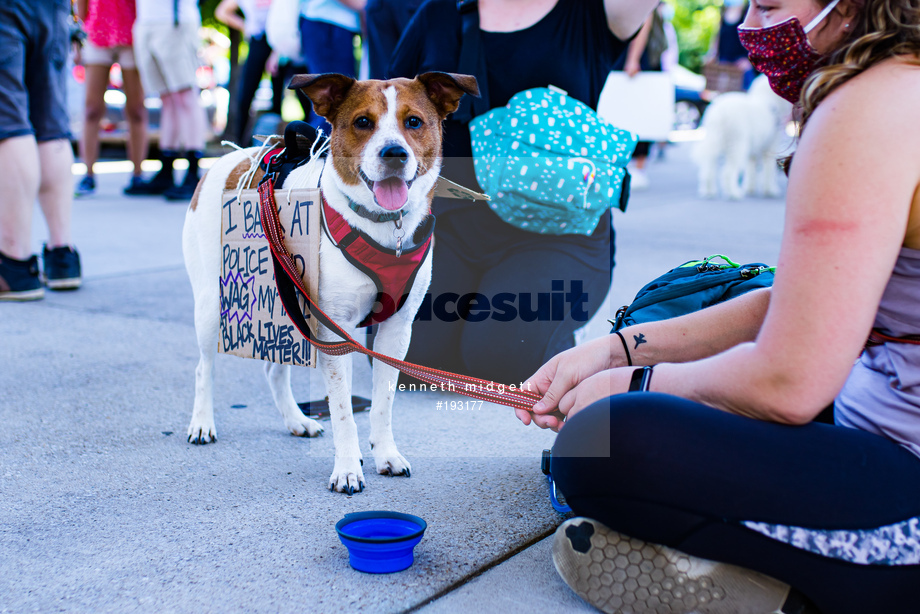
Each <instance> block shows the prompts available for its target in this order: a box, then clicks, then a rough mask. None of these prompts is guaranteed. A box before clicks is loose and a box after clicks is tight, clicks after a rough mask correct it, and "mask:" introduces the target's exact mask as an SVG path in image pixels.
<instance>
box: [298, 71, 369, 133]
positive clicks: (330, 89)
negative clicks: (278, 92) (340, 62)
mask: <svg viewBox="0 0 920 614" xmlns="http://www.w3.org/2000/svg"><path fill="white" fill-rule="evenodd" d="M355 83H356V81H355V80H354V79H352V78H351V77H346V76H345V75H340V74H338V73H325V74H322V75H294V78H293V79H291V84H290V85H288V89H292V90H300V91H301V92H303V93H304V95H306V97H307V98H309V99H310V100H311V101H312V102H313V109H314V110H315V111H316V114H317V115H321V116H323V117H325V118H326V119H327V120H328V121H329V123H332V119H333V117H335V112H336V110H337V109H338V108H339V105H340V104H342V101H343V100H345V97H346V96H347V95H348V90H350V89H351V86H353V85H354V84H355Z"/></svg>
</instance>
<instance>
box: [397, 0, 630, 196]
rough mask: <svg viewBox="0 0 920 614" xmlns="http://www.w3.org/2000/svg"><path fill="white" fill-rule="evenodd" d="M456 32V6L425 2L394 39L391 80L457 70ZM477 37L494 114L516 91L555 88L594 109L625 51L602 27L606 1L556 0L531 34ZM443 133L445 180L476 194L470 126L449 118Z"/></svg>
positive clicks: (451, 0)
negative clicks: (479, 38)
mask: <svg viewBox="0 0 920 614" xmlns="http://www.w3.org/2000/svg"><path fill="white" fill-rule="evenodd" d="M461 26H462V22H461V18H460V14H459V13H458V11H457V2H456V0H429V1H428V2H426V3H425V4H423V5H422V7H421V8H420V9H419V10H418V12H417V13H416V14H415V17H413V19H412V21H411V22H410V23H409V26H408V28H407V30H406V32H405V33H404V34H403V36H402V38H401V39H400V41H399V45H398V46H397V48H396V51H395V52H394V54H393V60H392V62H391V63H390V67H389V71H388V76H389V77H391V78H392V77H407V78H413V77H415V76H416V75H418V74H421V73H424V72H428V71H443V72H453V73H456V72H458V65H459V58H460V45H461ZM481 37H482V50H483V53H484V55H485V58H486V66H487V78H488V87H489V105H490V107H491V108H495V107H501V106H504V105H506V104H507V103H508V101H509V100H510V99H511V97H512V96H513V95H514V94H516V93H518V92H520V91H523V90H527V89H531V88H535V87H546V86H548V85H555V86H556V87H559V88H562V89H563V90H565V91H567V92H568V93H569V95H570V96H572V97H574V98H576V99H577V100H580V101H582V102H584V103H585V104H587V105H588V106H590V107H591V108H592V109H596V108H597V103H598V100H599V99H600V95H601V90H602V89H603V87H604V83H605V82H606V80H607V75H608V74H609V73H610V71H611V69H612V68H613V65H614V63H615V62H616V60H617V59H618V58H619V56H620V55H621V54H622V53H623V52H624V51H625V50H626V43H624V42H623V41H621V40H620V39H618V38H617V37H616V36H614V34H613V33H612V32H611V31H610V28H609V27H608V26H607V15H606V13H605V12H604V2H603V0H558V2H557V3H556V5H555V6H554V7H553V8H552V10H551V11H550V12H549V13H547V15H546V16H545V17H543V19H541V20H540V21H538V22H537V23H535V24H534V25H532V26H530V27H529V28H525V29H523V30H516V31H514V32H485V31H483V32H482V33H481ZM444 129H445V132H444V158H445V160H444V168H443V172H442V174H443V175H444V176H445V177H447V178H448V179H451V180H453V181H456V182H457V183H460V184H462V185H465V186H468V187H471V188H473V189H479V185H478V183H477V182H476V178H475V173H474V171H473V162H472V147H471V146H470V135H469V130H468V128H467V126H466V125H464V124H461V123H459V122H457V121H454V120H451V119H450V118H448V119H447V121H445V125H444ZM457 202H459V201H457Z"/></svg>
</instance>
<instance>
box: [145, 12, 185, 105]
mask: <svg viewBox="0 0 920 614" xmlns="http://www.w3.org/2000/svg"><path fill="white" fill-rule="evenodd" d="M199 42H200V40H199V38H198V26H197V25H194V24H181V23H180V24H179V25H178V27H176V26H173V24H171V23H152V24H140V23H135V24H134V58H135V60H136V62H137V69H138V72H140V75H141V83H142V84H143V85H144V91H145V92H150V93H153V92H157V93H160V94H163V93H168V92H179V91H182V90H184V89H188V88H190V87H193V86H195V85H197V81H196V80H195V71H197V70H198V67H199V66H200V65H201V63H200V62H199V60H198V45H199Z"/></svg>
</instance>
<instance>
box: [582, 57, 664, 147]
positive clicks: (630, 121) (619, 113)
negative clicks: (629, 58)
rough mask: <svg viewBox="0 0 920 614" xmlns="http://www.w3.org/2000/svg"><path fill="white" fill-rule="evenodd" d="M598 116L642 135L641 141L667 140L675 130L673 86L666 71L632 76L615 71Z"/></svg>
mask: <svg viewBox="0 0 920 614" xmlns="http://www.w3.org/2000/svg"><path fill="white" fill-rule="evenodd" d="M597 113H598V115H600V116H601V117H603V118H604V119H606V120H607V121H608V122H610V123H611V124H613V125H614V126H616V127H617V128H622V129H624V130H629V131H630V132H634V133H636V134H638V135H639V139H640V140H642V141H667V140H668V137H669V135H670V134H671V130H672V129H673V128H674V83H673V81H672V80H671V76H670V75H669V74H668V73H664V72H641V73H639V74H638V75H636V76H635V77H630V76H629V75H627V74H626V73H625V72H620V71H613V72H611V73H610V75H609V76H608V77H607V83H606V84H605V85H604V89H603V91H601V99H600V102H599V103H598V105H597Z"/></svg>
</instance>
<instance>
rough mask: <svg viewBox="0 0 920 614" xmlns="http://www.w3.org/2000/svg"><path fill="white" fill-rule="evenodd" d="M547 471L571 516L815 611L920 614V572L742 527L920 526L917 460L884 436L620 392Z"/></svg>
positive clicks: (561, 447) (571, 426)
mask: <svg viewBox="0 0 920 614" xmlns="http://www.w3.org/2000/svg"><path fill="white" fill-rule="evenodd" d="M552 473H553V477H554V478H555V480H556V483H557V485H558V487H559V489H560V490H561V491H562V493H563V494H564V495H565V497H566V500H567V501H568V503H569V505H571V507H572V510H573V511H574V512H575V513H576V514H577V515H579V516H587V517H589V518H594V519H596V520H598V521H600V522H602V523H604V524H606V525H607V526H609V527H610V528H612V529H614V530H616V531H620V532H622V533H624V534H626V535H629V536H632V537H636V538H639V539H642V540H645V541H648V542H653V543H657V544H664V545H667V546H670V547H672V548H676V549H678V550H681V551H683V552H686V553H687V554H690V555H693V556H698V557H702V558H706V559H711V560H716V561H723V562H727V563H732V564H735V565H738V566H740V567H745V568H747V569H753V570H756V571H759V572H761V573H764V574H767V575H769V576H772V577H774V578H777V579H779V580H782V581H783V582H786V583H787V584H790V585H791V586H793V587H795V588H796V589H798V590H799V591H800V592H802V593H803V594H805V595H806V596H807V597H808V598H809V599H811V601H813V602H814V604H815V605H816V606H817V607H818V608H819V609H820V610H821V612H823V613H824V614H845V613H849V612H853V613H854V614H856V613H859V614H866V613H869V612H872V613H875V612H879V613H881V612H884V613H886V614H889V613H890V614H895V613H908V612H917V611H918V610H920V605H918V604H920V601H918V597H917V589H918V587H920V565H910V566H903V565H902V566H885V565H857V564H853V563H847V562H843V561H840V560H837V559H833V558H829V557H825V556H821V555H818V554H814V553H812V552H809V551H805V550H801V549H798V548H795V547H793V546H790V545H787V544H785V543H782V542H779V541H776V540H773V539H771V538H769V537H766V536H764V535H762V534H760V533H758V532H756V531H753V530H751V529H748V528H746V527H745V526H743V525H742V524H740V523H741V522H742V521H756V522H766V523H775V524H783V525H790V526H798V527H807V528H811V529H829V530H834V529H836V530H844V529H851V530H855V529H871V528H877V527H881V526H886V525H889V524H894V523H897V522H900V521H904V520H907V519H909V518H912V517H915V516H920V459H917V457H915V456H914V455H913V454H911V453H910V452H908V451H907V450H906V449H904V448H902V447H901V446H899V445H897V444H895V443H893V442H891V441H889V440H887V439H885V438H883V437H879V436H877V435H874V434H871V433H867V432H864V431H858V430H855V429H850V428H846V427H839V426H833V425H829V424H819V423H816V422H813V423H811V424H808V425H806V426H784V425H780V424H775V423H770V422H763V421H760V420H754V419H751V418H745V417H742V416H737V415H734V414H729V413H726V412H722V411H719V410H716V409H712V408H710V407H707V406H705V405H700V404H698V403H694V402H691V401H687V400H686V399H681V398H678V397H673V396H669V395H664V394H659V393H631V394H621V395H617V396H613V397H610V398H609V399H606V400H604V401H601V402H598V403H596V404H594V405H592V406H590V407H588V408H586V409H584V410H583V411H581V412H580V413H578V414H576V415H575V416H574V417H573V418H572V419H571V420H570V421H568V422H567V423H566V426H565V428H563V429H562V431H561V432H560V434H559V437H558V438H557V439H556V443H555V446H554V447H553V458H552Z"/></svg>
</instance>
